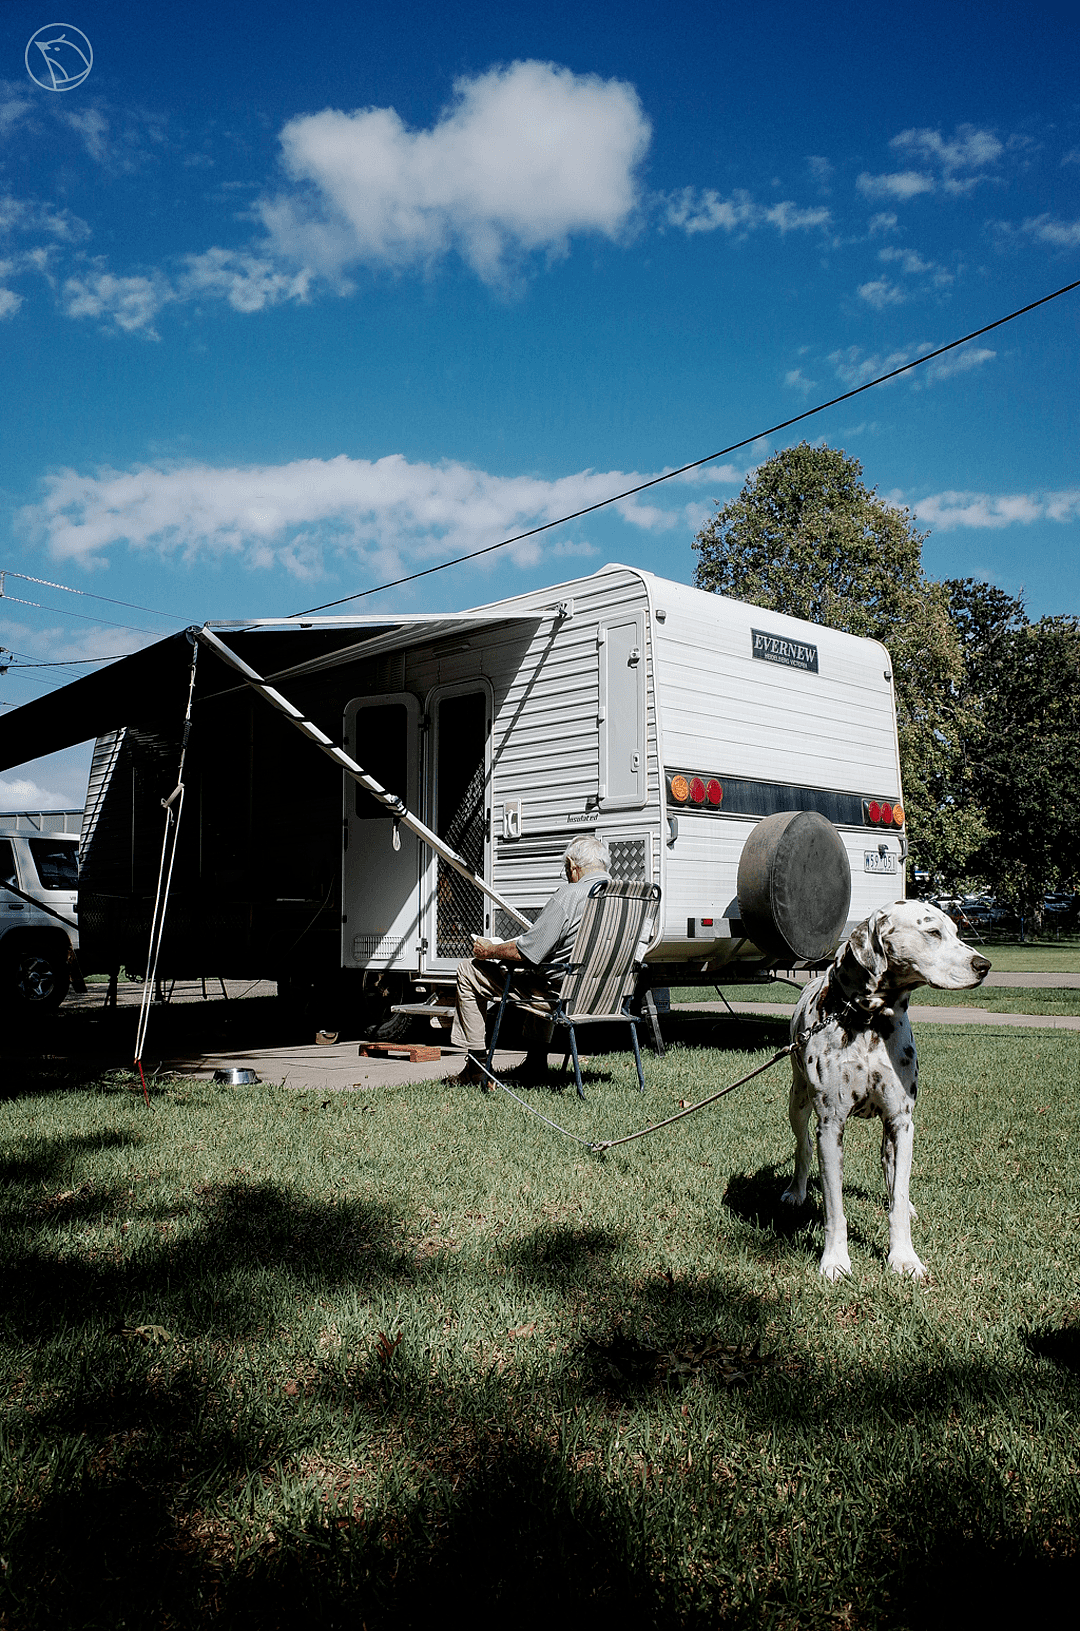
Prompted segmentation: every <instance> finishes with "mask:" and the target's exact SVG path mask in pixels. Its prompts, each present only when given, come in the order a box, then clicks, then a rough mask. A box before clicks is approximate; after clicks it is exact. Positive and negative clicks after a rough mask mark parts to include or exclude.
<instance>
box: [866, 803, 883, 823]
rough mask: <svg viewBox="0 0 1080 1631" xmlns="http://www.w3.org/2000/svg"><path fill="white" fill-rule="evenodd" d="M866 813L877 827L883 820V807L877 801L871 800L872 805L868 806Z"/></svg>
mask: <svg viewBox="0 0 1080 1631" xmlns="http://www.w3.org/2000/svg"><path fill="white" fill-rule="evenodd" d="M866 813H867V815H868V816H869V817H870V820H871V821H872V822H873V823H874V826H875V827H876V826H877V824H878V822H879V821H880V820H881V805H880V804H879V803H878V801H877V799H871V800H870V803H869V804H868V805H867V806H866Z"/></svg>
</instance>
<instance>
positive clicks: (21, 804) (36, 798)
mask: <svg viewBox="0 0 1080 1631" xmlns="http://www.w3.org/2000/svg"><path fill="white" fill-rule="evenodd" d="M82 802H83V801H82V799H80V800H79V804H82ZM70 808H71V804H70V801H69V798H65V797H64V795H63V794H62V793H54V792H53V791H52V789H51V788H48V787H39V786H38V784H37V782H35V781H29V780H28V779H26V778H24V777H20V776H16V777H13V778H12V779H11V780H9V779H8V778H7V777H6V776H0V810H5V811H12V810H65V809H70Z"/></svg>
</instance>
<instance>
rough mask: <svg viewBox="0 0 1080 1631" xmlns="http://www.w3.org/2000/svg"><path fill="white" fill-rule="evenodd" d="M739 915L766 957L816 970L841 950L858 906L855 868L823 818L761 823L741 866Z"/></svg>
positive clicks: (783, 816) (789, 815) (799, 815)
mask: <svg viewBox="0 0 1080 1631" xmlns="http://www.w3.org/2000/svg"><path fill="white" fill-rule="evenodd" d="M738 893H739V915H740V917H741V918H742V923H743V930H744V932H745V933H746V935H747V936H748V937H749V938H750V939H751V940H752V941H753V942H754V944H755V945H756V946H760V947H761V949H762V951H766V952H771V953H774V954H775V955H777V956H781V957H790V958H792V959H793V960H802V959H805V960H807V961H810V962H815V961H817V960H818V959H820V958H822V957H827V956H831V954H832V953H833V952H834V951H835V950H836V948H837V946H838V945H839V944H840V939H841V936H842V935H843V932H844V924H845V923H846V922H847V915H848V907H849V906H850V904H851V863H850V862H849V860H848V857H847V851H846V850H845V849H844V845H843V841H842V840H841V837H840V834H839V833H838V832H837V830H836V828H835V827H834V826H833V824H832V822H831V821H827V820H826V819H825V817H824V816H823V815H819V814H818V812H817V811H816V810H781V811H780V812H779V814H777V815H771V816H766V817H765V819H764V821H759V822H758V824H757V826H756V827H755V828H754V830H753V832H752V833H751V834H750V837H749V838H748V839H747V840H746V843H745V844H744V846H743V852H742V855H741V856H740V858H739V880H738Z"/></svg>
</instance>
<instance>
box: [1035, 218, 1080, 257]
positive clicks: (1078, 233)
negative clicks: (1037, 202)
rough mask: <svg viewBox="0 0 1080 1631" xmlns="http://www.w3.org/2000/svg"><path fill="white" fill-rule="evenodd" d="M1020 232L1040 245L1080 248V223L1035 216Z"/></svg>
mask: <svg viewBox="0 0 1080 1631" xmlns="http://www.w3.org/2000/svg"><path fill="white" fill-rule="evenodd" d="M1020 230H1021V232H1027V233H1029V234H1030V236H1031V237H1032V238H1036V239H1037V240H1038V241H1039V242H1040V243H1044V244H1055V245H1056V246H1057V247H1058V248H1060V249H1077V248H1080V221H1055V220H1054V219H1053V217H1052V216H1050V215H1035V216H1031V217H1030V218H1029V219H1028V220H1026V221H1025V222H1024V223H1023V225H1022V226H1021V228H1020Z"/></svg>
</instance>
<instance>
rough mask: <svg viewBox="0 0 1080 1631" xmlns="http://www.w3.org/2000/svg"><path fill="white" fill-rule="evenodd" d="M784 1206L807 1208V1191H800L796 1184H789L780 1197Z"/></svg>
mask: <svg viewBox="0 0 1080 1631" xmlns="http://www.w3.org/2000/svg"><path fill="white" fill-rule="evenodd" d="M780 1202H781V1205H783V1206H805V1205H806V1190H805V1189H804V1190H800V1189H799V1188H798V1186H797V1185H796V1184H789V1185H788V1187H787V1189H785V1190H784V1193H783V1194H782V1195H781V1197H780Z"/></svg>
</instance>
